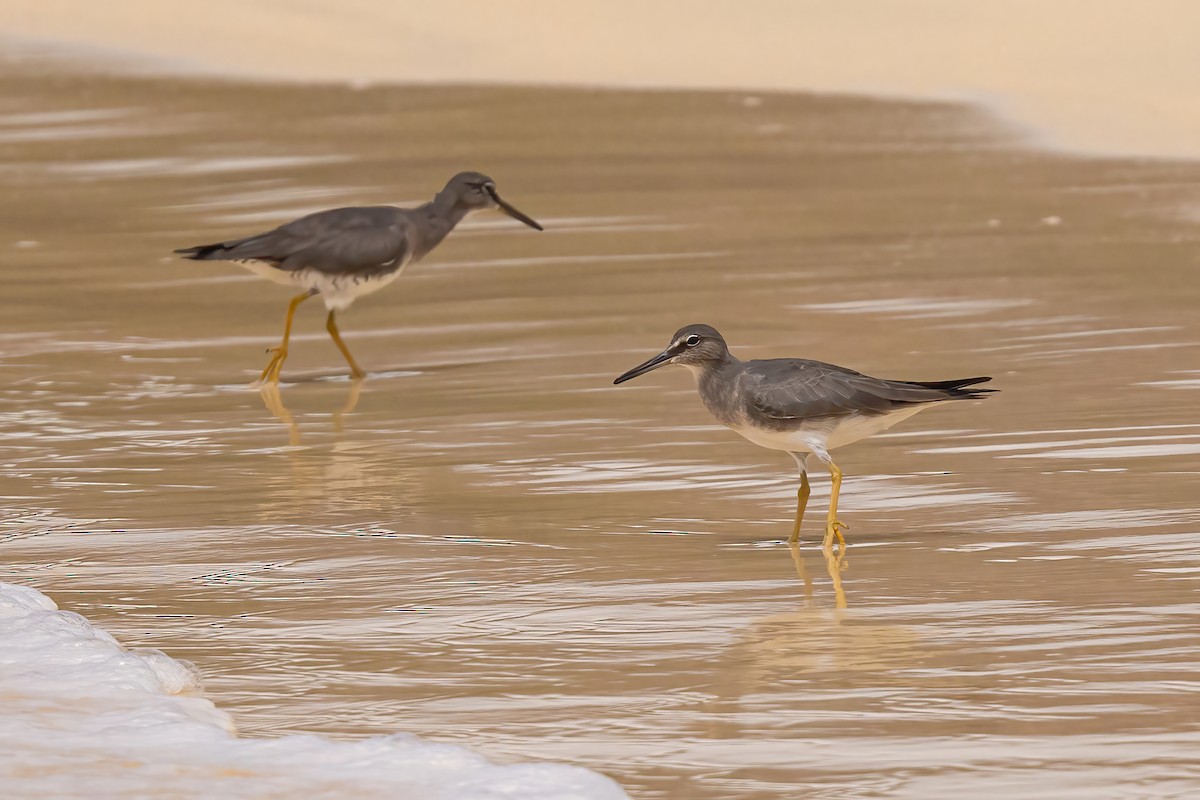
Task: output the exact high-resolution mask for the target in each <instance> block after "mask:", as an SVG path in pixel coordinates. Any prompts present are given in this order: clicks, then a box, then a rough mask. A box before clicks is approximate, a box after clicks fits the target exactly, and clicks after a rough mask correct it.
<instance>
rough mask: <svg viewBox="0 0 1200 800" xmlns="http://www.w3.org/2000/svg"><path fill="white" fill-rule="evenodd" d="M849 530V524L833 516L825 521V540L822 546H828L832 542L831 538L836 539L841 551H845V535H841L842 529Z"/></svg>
mask: <svg viewBox="0 0 1200 800" xmlns="http://www.w3.org/2000/svg"><path fill="white" fill-rule="evenodd" d="M848 530H850V526H849V525H847V524H846V523H844V522H842V521H841V520H840V519H838V518H837V517H833V518H831V519H829V520H826V522H825V541H824V543H823V546H824V547H829V546H831V545H832V544H833V540H834V539H835V538H836V539H837V540H838V547H839V548H840V550H841V552H842V553H845V552H846V537H844V536H842V531H848Z"/></svg>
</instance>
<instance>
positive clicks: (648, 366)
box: [613, 349, 675, 385]
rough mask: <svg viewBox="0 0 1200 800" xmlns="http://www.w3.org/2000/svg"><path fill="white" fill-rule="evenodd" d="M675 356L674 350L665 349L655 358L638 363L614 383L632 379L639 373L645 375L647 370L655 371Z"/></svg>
mask: <svg viewBox="0 0 1200 800" xmlns="http://www.w3.org/2000/svg"><path fill="white" fill-rule="evenodd" d="M674 357H675V353H674V352H672V351H671V350H670V349H667V350H663V351H662V352H661V353H659V354H658V355H656V356H655V357H654V358H652V359H650V360H649V361H645V362H643V363H641V364H638V365H637V366H636V367H634V368H633V369H631V370H629V372H626V373H625V374H624V375H622V376H621V377H619V378H617V379H616V380H615V381H613V385H616V384H618V383H624V382H625V381H627V380H632V379H633V378H636V377H637V376H638V375H645V374H646V373H647V372H653V371H654V370H656V369H658V368H659V367H661V366H665V365H666V363H667V362H668V361H670V360H671V359H672V358H674Z"/></svg>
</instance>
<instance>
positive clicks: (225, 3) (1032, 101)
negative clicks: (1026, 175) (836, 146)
mask: <svg viewBox="0 0 1200 800" xmlns="http://www.w3.org/2000/svg"><path fill="white" fill-rule="evenodd" d="M1197 31H1200V4H1198V3H1194V2H1189V0H1150V2H1134V1H1133V0H1054V2H1049V3H1047V2H1040V1H1039V0H1006V1H1005V2H996V3H982V2H961V1H960V0H907V1H906V2H896V1H894V0H893V1H888V0H839V2H836V3H830V2H818V1H817V0H752V1H751V2H746V1H745V0H741V1H737V0H692V1H691V2H674V1H673V0H571V2H555V0H510V2H493V1H492V0H462V1H461V2H455V3H424V2H422V3H418V2H410V1H407V0H399V1H397V2H385V1H384V0H306V1H305V2H269V1H268V0H207V1H206V2H203V3H197V2H186V1H185V0H110V1H109V2H104V3H93V2H84V0H5V2H4V3H3V8H2V10H0V34H6V35H8V36H10V37H23V38H25V39H26V40H31V41H46V42H57V43H60V44H65V45H68V46H73V47H82V48H85V49H86V50H88V51H89V52H92V53H97V54H106V55H108V56H110V57H111V56H117V55H122V56H126V57H128V56H130V55H132V56H135V57H145V58H147V59H150V60H151V61H153V62H154V63H155V64H156V66H155V67H154V68H155V69H158V70H161V69H164V68H170V69H181V70H200V71H204V72H210V73H223V74H232V75H243V76H259V77H264V78H270V79H283V80H301V81H312V80H316V81H329V80H333V81H356V82H357V81H390V82H401V83H408V82H414V81H453V82H469V83H477V82H501V83H518V84H544V83H549V84H583V85H604V86H624V87H645V86H661V87H675V88H701V87H715V88H721V87H726V88H728V87H736V88H752V87H753V88H759V89H772V90H817V91H854V92H865V93H872V94H898V95H911V96H936V97H959V98H969V99H973V100H977V101H984V102H987V103H989V104H991V105H993V106H994V107H996V108H999V109H1001V110H1003V111H1004V112H1005V113H1007V114H1009V115H1011V117H1012V118H1013V119H1014V120H1017V121H1019V122H1021V123H1024V124H1027V125H1028V126H1029V127H1030V128H1031V129H1032V130H1033V131H1034V132H1036V133H1037V134H1038V135H1039V136H1040V137H1041V138H1042V139H1043V141H1045V142H1047V143H1053V144H1057V145H1063V146H1068V147H1072V148H1081V149H1085V150H1094V151H1104V152H1123V153H1135V154H1136V153H1144V154H1152V155H1153V154H1158V155H1188V156H1192V155H1196V154H1198V153H1200V47H1197V44H1196V42H1197Z"/></svg>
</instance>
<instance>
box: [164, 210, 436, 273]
mask: <svg viewBox="0 0 1200 800" xmlns="http://www.w3.org/2000/svg"><path fill="white" fill-rule="evenodd" d="M412 251H413V246H412V230H411V223H409V222H408V221H407V220H405V219H404V218H403V217H402V215H401V214H400V213H399V209H395V208H392V207H390V206H365V207H356V208H335V209H331V210H329V211H320V212H318V213H316V214H309V215H308V216H306V217H301V218H300V219H298V220H295V221H293V222H289V223H287V224H286V225H280V226H279V227H278V228H275V229H274V230H270V231H267V232H265V233H260V234H257V235H255V236H249V237H246V238H245V239H236V240H233V241H229V242H218V243H217V244H207V245H199V246H197V247H187V248H183V249H180V250H176V251H175V252H176V253H179V254H180V255H183V256H186V257H187V258H190V259H194V260H197V261H264V262H266V263H269V264H271V265H272V266H275V267H276V268H278V269H282V270H289V271H291V270H300V269H312V270H316V271H318V272H326V273H337V274H340V275H363V276H369V275H371V274H373V273H375V272H377V271H388V270H390V269H391V268H392V267H393V266H394V265H395V263H396V262H397V261H399V262H400V263H401V264H402V263H403V262H404V261H405V260H407V259H408V257H409V256H410V255H411V253H412Z"/></svg>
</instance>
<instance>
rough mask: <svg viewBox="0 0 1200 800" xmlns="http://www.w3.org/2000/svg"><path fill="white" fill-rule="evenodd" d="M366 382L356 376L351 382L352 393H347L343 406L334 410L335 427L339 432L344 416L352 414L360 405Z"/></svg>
mask: <svg viewBox="0 0 1200 800" xmlns="http://www.w3.org/2000/svg"><path fill="white" fill-rule="evenodd" d="M364 383H366V381H364V380H363V379H362V378H355V379H353V380H352V381H351V382H350V393H349V394H348V395H346V402H345V403H343V404H342V407H341V408H340V409H338V410H337V411H335V412H333V429H334V430H335V431H337V432H338V433H341V432H342V429H343V425H342V417H344V416H345V415H346V414H350V413H352V412H353V411H354V409H355V408H357V407H358V398H359V396H360V395H361V394H362V390H363V384H364Z"/></svg>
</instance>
